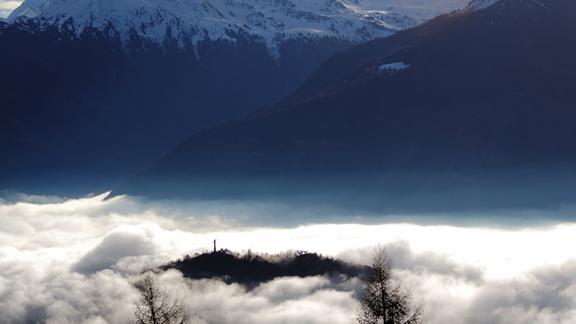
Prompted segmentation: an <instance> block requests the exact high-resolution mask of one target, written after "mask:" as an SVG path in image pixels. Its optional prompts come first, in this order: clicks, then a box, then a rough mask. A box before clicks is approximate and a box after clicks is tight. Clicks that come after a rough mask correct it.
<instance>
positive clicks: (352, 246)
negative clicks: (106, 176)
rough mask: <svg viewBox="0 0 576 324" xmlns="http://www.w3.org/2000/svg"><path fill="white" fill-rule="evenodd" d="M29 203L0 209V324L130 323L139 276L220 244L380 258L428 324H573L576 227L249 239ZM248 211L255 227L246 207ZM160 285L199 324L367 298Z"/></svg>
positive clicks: (82, 207)
mask: <svg viewBox="0 0 576 324" xmlns="http://www.w3.org/2000/svg"><path fill="white" fill-rule="evenodd" d="M24 200H26V201H27V202H16V203H7V202H4V203H0V322H2V323H5V322H6V323H11V322H22V321H24V322H26V321H29V322H34V321H35V320H44V319H45V320H47V321H48V322H49V323H119V322H127V321H128V320H129V319H130V317H131V315H132V311H133V309H132V305H133V303H134V301H135V300H136V298H137V294H136V291H135V290H134V288H133V286H132V283H133V282H134V281H135V280H137V279H138V277H139V273H140V271H142V270H143V269H145V268H147V267H149V266H154V265H158V264H162V263H164V262H167V261H169V260H173V259H175V258H177V257H180V256H182V255H184V254H186V253H193V252H194V251H201V250H208V249H210V248H211V243H212V240H213V239H214V238H217V239H218V242H219V246H220V247H224V248H230V249H233V250H247V249H252V250H253V251H259V252H268V253H274V252H282V251H285V250H310V251H317V252H321V253H324V254H328V255H333V256H339V257H341V258H344V259H346V260H349V261H354V262H358V263H367V262H369V259H370V255H371V251H372V248H373V247H374V246H376V245H378V244H382V245H384V246H385V247H386V249H387V251H388V253H389V254H390V255H391V256H392V258H393V260H394V261H395V266H396V269H395V275H396V276H397V277H398V278H401V280H402V281H403V282H404V283H405V285H406V286H407V287H408V288H410V290H412V292H413V294H414V296H415V298H416V299H417V300H420V301H422V302H423V303H424V305H425V309H426V316H427V323H431V324H440V323H470V324H476V323H478V324H483V323H495V324H500V323H501V324H508V323H544V324H547V323H574V322H576V311H575V310H576V262H575V261H574V260H573V254H572V251H571V249H570V247H571V246H574V245H575V243H576V224H557V225H555V226H548V227H533V228H524V229H510V228H508V229H506V228H503V229H502V228H501V229H498V228H481V227H458V226H431V225H417V224H398V223H397V224H383V225H359V224H348V225H347V224H341V225H307V226H300V227H295V228H272V227H270V226H266V227H262V226H260V227H254V225H253V224H247V225H244V226H241V225H239V224H241V223H242V222H243V221H244V220H245V219H246V218H244V216H242V217H240V218H238V219H235V220H233V219H229V217H231V216H230V215H234V214H235V213H234V210H238V209H235V208H231V207H230V208H229V209H227V210H228V214H227V215H226V216H222V215H218V214H217V213H214V211H213V210H210V208H208V207H209V205H206V204H203V203H202V204H188V205H177V204H169V203H167V202H164V203H146V202H138V201H135V200H132V199H128V198H126V197H119V198H115V199H111V200H106V201H103V200H102V197H93V198H86V199H77V200H59V199H49V200H46V199H43V198H42V199H38V197H36V198H34V199H24ZM207 206H208V207H207ZM196 207H200V208H196ZM236 207H238V206H236ZM227 208H228V207H227ZM270 208H272V207H270V206H269V207H266V208H260V209H259V212H262V211H266V210H268V211H269V210H271V209H270ZM241 210H242V211H243V212H242V215H249V214H250V208H249V207H246V206H243V207H242V208H241ZM285 211H286V210H285V209H284V210H282V212H285ZM273 214H274V215H278V213H273ZM160 280H161V283H162V286H163V287H165V288H166V289H167V291H168V292H169V293H170V294H173V295H174V297H178V298H180V299H182V300H184V301H185V303H186V306H187V309H188V311H189V312H190V313H191V315H193V316H194V318H195V319H196V320H197V321H198V322H200V323H202V322H206V323H213V322H218V323H277V322H283V323H350V322H352V321H353V319H354V314H355V310H356V302H355V295H356V293H357V292H358V291H359V289H360V283H359V282H358V281H357V280H347V281H343V282H338V281H331V280H330V279H328V278H325V277H312V278H279V279H277V280H274V281H272V282H269V283H266V284H263V285H261V286H259V287H257V288H255V289H253V290H249V291H248V290H246V289H245V288H243V287H241V286H239V285H235V284H232V285H226V284H224V283H222V282H219V281H214V280H199V281H189V280H185V279H184V278H182V276H181V274H180V273H178V272H176V271H170V272H167V273H164V274H163V275H162V276H161V278H160Z"/></svg>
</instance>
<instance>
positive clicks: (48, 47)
mask: <svg viewBox="0 0 576 324" xmlns="http://www.w3.org/2000/svg"><path fill="white" fill-rule="evenodd" d="M38 28H39V27H38V26H36V25H34V24H33V22H29V21H22V22H19V23H15V24H10V25H3V26H0V47H1V48H2V50H1V51H0V71H2V76H1V77H0V89H2V91H1V97H2V107H1V109H0V115H1V119H2V120H6V123H8V122H10V124H11V125H12V129H13V131H12V132H10V133H8V130H7V129H4V130H3V132H5V133H7V134H6V136H9V137H11V138H13V140H11V141H10V142H8V141H6V143H3V144H4V145H2V155H3V156H10V157H11V159H12V160H13V162H10V163H11V165H12V166H13V168H11V169H8V168H7V167H6V166H5V164H7V163H9V162H8V159H2V160H3V161H0V188H1V189H17V190H25V191H28V192H30V191H35V192H43V193H46V192H47V191H51V192H52V193H55V194H70V193H78V192H77V190H78V188H77V186H78V185H82V184H83V185H85V188H83V189H81V190H80V191H81V192H86V191H87V192H91V191H97V190H105V189H109V188H110V186H112V185H114V184H115V183H117V182H118V181H119V180H120V179H121V178H122V177H125V176H126V175H127V174H130V173H132V172H133V171H134V170H136V169H138V168H140V167H142V166H143V164H144V162H145V161H148V160H150V159H152V158H155V157H157V156H160V155H161V154H162V153H163V152H165V151H167V150H168V149H169V148H171V146H172V145H173V143H176V142H178V141H180V140H182V139H183V138H186V137H187V136H189V135H190V133H191V132H192V131H195V130H198V129H200V128H203V127H208V126H211V125H214V124H217V123H219V122H222V121H224V120H227V119H229V118H232V117H235V116H239V115H243V114H245V113H247V112H248V111H251V110H252V109H254V107H260V106H265V105H269V104H272V103H273V102H275V101H278V100H279V99H280V98H282V96H284V95H286V94H287V93H289V91H291V90H293V88H294V87H295V86H296V85H297V84H299V83H300V82H302V80H303V79H304V78H305V77H306V76H307V75H308V74H309V73H310V72H311V71H312V70H313V69H314V68H315V67H316V66H317V65H319V64H320V63H321V62H322V61H323V60H324V59H326V58H327V57H328V56H330V55H331V54H333V53H335V52H338V51H342V50H344V49H346V48H348V47H349V46H350V45H351V43H350V42H347V41H343V40H337V39H330V38H324V39H317V40H310V39H309V40H306V39H301V40H287V41H286V42H284V43H282V46H281V47H280V49H279V51H280V59H279V60H278V61H277V60H276V59H275V58H274V57H272V56H271V55H270V53H269V50H268V49H267V48H266V47H265V46H264V44H262V43H259V42H257V41H254V40H251V39H244V40H238V41H237V42H235V43H231V42H226V41H210V40H207V41H205V42H200V43H199V44H197V46H195V47H194V48H192V47H189V48H178V47H171V46H170V45H169V44H167V45H165V46H164V47H160V46H158V45H154V44H146V43H145V42H143V41H142V40H141V39H138V38H137V37H135V38H134V39H133V40H132V41H131V43H130V44H128V47H127V48H126V45H122V44H120V42H119V41H118V40H114V39H113V38H112V39H111V38H110V37H108V36H106V35H104V34H103V33H102V32H101V31H97V30H91V31H90V30H87V31H84V32H83V33H82V34H81V35H80V36H79V37H77V36H75V34H74V33H75V31H71V32H70V34H67V33H66V32H63V31H62V30H61V29H58V28H50V27H48V28H45V29H44V28H43V29H41V30H40V29H38ZM144 143H145V144H144ZM73 186H76V187H75V188H73V189H71V190H70V192H63V191H62V189H63V188H66V187H70V188H72V187H73Z"/></svg>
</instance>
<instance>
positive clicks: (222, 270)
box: [161, 250, 369, 288]
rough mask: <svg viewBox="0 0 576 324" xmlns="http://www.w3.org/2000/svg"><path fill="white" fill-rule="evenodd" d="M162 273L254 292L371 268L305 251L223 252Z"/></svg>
mask: <svg viewBox="0 0 576 324" xmlns="http://www.w3.org/2000/svg"><path fill="white" fill-rule="evenodd" d="M161 269H162V270H169V269H176V270H179V271H180V272H182V273H183V274H184V277H186V278H190V279H207V278H218V279H221V280H222V281H224V282H226V283H239V284H243V285H245V286H247V287H249V288H250V287H253V286H255V285H258V284H260V283H263V282H266V281H270V280H273V279H275V278H279V277H310V276H321V275H328V276H344V277H347V278H351V277H361V276H363V275H364V274H366V273H367V271H368V270H369V267H367V266H362V265H357V264H352V263H348V262H345V261H342V260H337V259H334V258H330V257H326V256H322V255H320V254H317V253H310V252H305V251H297V252H293V253H284V254H274V255H270V254H255V253H252V252H251V251H248V252H247V253H243V254H241V253H234V252H231V251H229V250H220V251H217V252H212V253H203V254H198V255H196V256H193V257H192V256H189V255H187V256H185V257H184V258H182V259H180V260H177V261H175V262H171V263H169V264H167V265H164V266H162V267H161Z"/></svg>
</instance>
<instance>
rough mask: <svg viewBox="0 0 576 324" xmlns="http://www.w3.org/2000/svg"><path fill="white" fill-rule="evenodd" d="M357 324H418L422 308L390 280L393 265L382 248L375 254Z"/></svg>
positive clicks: (398, 285)
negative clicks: (415, 304)
mask: <svg viewBox="0 0 576 324" xmlns="http://www.w3.org/2000/svg"><path fill="white" fill-rule="evenodd" d="M357 320H358V323H360V324H420V323H422V307H421V306H414V305H413V302H412V298H411V297H410V295H409V294H408V293H406V292H404V291H403V290H402V289H401V287H400V284H398V283H397V282H395V280H394V279H393V278H392V262H391V260H390V258H389V257H388V256H387V255H386V252H385V251H384V249H383V248H379V249H377V250H376V251H375V254H374V257H373V260H372V265H371V267H370V273H369V274H368V279H367V282H366V288H365V291H364V296H363V297H362V299H361V300H360V309H359V311H358V316H357Z"/></svg>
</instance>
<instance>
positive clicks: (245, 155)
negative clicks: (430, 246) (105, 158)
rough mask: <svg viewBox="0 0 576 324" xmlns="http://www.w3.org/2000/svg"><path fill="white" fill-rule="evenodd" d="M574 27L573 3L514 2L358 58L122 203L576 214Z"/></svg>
mask: <svg viewBox="0 0 576 324" xmlns="http://www.w3.org/2000/svg"><path fill="white" fill-rule="evenodd" d="M575 24H576V3H575V2H573V1H570V0H546V1H537V2H536V1H528V0H503V1H500V2H498V3H496V4H495V5H493V6H491V7H489V8H487V9H485V10H481V11H478V12H465V11H463V12H460V13H456V14H452V15H448V16H443V17H440V18H437V19H435V20H433V21H431V22H429V23H426V24H424V25H423V26H421V27H418V28H415V29H412V30H408V31H405V32H401V33H399V34H396V35H394V36H391V37H389V38H385V39H380V40H376V41H373V42H370V43H367V44H365V45H361V46H358V47H355V48H353V49H351V50H349V51H347V52H345V53H343V54H340V55H336V56H334V57H333V58H332V59H330V60H329V61H328V62H326V63H325V64H323V65H322V66H321V67H320V68H319V69H318V70H317V71H316V72H315V73H314V74H313V75H312V76H311V77H310V78H309V79H308V80H307V81H306V82H305V84H304V85H303V86H302V87H301V88H300V89H299V90H297V91H296V92H295V93H293V94H292V95H291V96H290V97H288V98H287V99H286V100H284V101H283V102H282V103H281V104H280V105H278V106H277V107H275V108H274V109H270V110H264V111H259V112H257V113H255V114H253V115H251V116H250V117H248V118H245V119H242V120H236V121H233V122H230V123H227V124H224V125H222V126H220V127H216V128H213V129H210V130H206V131H202V132H199V133H197V134H195V135H194V136H192V137H190V138H189V139H188V140H187V141H185V142H184V143H182V144H181V145H180V146H179V147H178V148H176V149H175V150H174V151H172V152H170V153H169V154H167V155H166V156H165V157H164V158H162V159H161V160H159V161H157V162H156V163H154V164H153V165H151V166H150V167H149V168H148V169H146V170H145V171H144V172H141V173H140V174H138V175H136V176H135V177H133V178H132V179H130V180H129V181H127V182H126V183H124V184H123V185H122V186H120V188H118V189H117V190H116V192H115V193H116V194H121V193H130V194H136V195H144V196H149V197H156V198H170V197H195V198H198V197H202V198H216V199H219V198H254V197H258V198H262V197H269V198H270V199H287V197H290V196H291V197H298V198H302V199H309V198H311V197H315V198H320V199H321V200H322V201H329V202H332V203H336V204H352V205H357V206H364V207H366V206H374V207H378V208H379V209H392V210H406V209H424V210H447V209H476V208H512V207H514V208H518V207H521V208H540V207H550V206H554V205H557V204H559V203H562V202H567V201H570V200H572V197H573V195H574V193H576V188H574V185H573V183H574V182H573V180H574V179H576V175H575V173H574V169H573V167H572V163H573V162H574V161H575V160H576V150H575V148H576V147H575V145H576V144H575V143H576V141H575V140H576V133H575V132H576V131H575V128H574V127H573V120H574V118H575V117H576V111H574V104H575V103H576V26H575ZM343 197H346V199H342V198H343Z"/></svg>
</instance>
